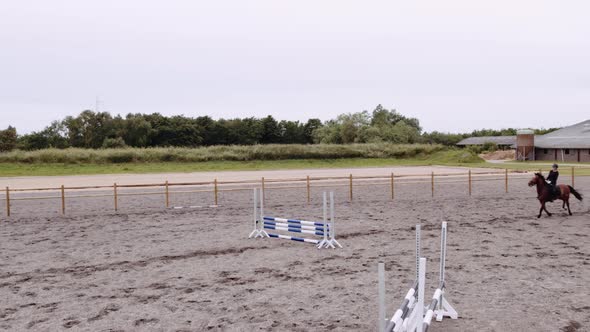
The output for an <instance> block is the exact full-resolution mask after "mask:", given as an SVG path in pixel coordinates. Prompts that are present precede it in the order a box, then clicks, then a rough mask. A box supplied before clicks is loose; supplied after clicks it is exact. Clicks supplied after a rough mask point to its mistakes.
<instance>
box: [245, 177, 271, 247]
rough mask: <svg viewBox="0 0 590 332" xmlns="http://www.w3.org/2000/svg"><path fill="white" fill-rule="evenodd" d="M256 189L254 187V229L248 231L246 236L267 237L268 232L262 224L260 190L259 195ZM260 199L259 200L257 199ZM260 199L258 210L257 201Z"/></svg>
mask: <svg viewBox="0 0 590 332" xmlns="http://www.w3.org/2000/svg"><path fill="white" fill-rule="evenodd" d="M258 190H259V189H257V188H254V230H253V231H252V233H250V236H248V238H251V237H254V238H257V237H269V236H268V233H266V231H265V230H264V226H263V220H262V218H264V217H263V216H264V214H263V210H262V204H263V203H262V201H263V200H262V190H260V195H258ZM259 199H260V200H259ZM259 201H260V210H258V203H259Z"/></svg>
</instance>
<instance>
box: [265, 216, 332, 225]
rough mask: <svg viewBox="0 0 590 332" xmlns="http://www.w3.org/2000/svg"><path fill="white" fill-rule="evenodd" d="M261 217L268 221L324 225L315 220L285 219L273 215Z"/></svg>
mask: <svg viewBox="0 0 590 332" xmlns="http://www.w3.org/2000/svg"><path fill="white" fill-rule="evenodd" d="M262 219H263V220H268V221H278V222H287V223H291V224H301V225H308V226H318V227H324V223H322V222H315V221H307V220H297V219H285V218H275V217H262Z"/></svg>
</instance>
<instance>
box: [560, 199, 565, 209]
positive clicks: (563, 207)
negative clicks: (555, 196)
mask: <svg viewBox="0 0 590 332" xmlns="http://www.w3.org/2000/svg"><path fill="white" fill-rule="evenodd" d="M561 208H562V209H564V210H565V199H564V200H563V205H562V206H561Z"/></svg>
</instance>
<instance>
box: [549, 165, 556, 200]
mask: <svg viewBox="0 0 590 332" xmlns="http://www.w3.org/2000/svg"><path fill="white" fill-rule="evenodd" d="M558 168H559V165H557V164H553V169H552V170H551V171H549V175H548V176H547V182H548V183H549V185H551V193H552V194H553V196H557V194H558V193H557V178H558V177H559V171H558V170H557V169H558Z"/></svg>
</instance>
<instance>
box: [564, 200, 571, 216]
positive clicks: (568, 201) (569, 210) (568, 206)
mask: <svg viewBox="0 0 590 332" xmlns="http://www.w3.org/2000/svg"><path fill="white" fill-rule="evenodd" d="M565 204H567V212H568V213H569V214H570V216H571V215H572V210H571V209H570V200H569V199H568V200H566V201H565Z"/></svg>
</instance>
